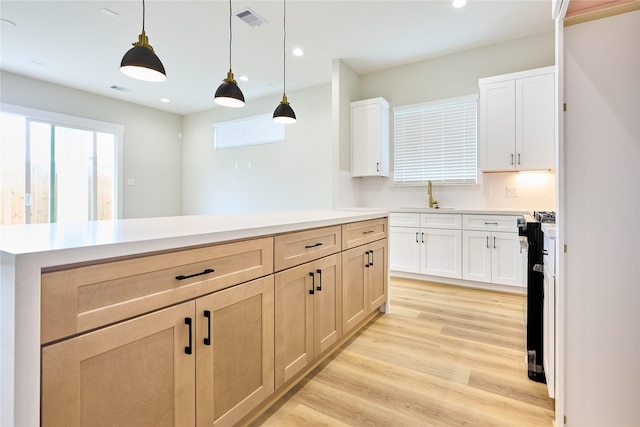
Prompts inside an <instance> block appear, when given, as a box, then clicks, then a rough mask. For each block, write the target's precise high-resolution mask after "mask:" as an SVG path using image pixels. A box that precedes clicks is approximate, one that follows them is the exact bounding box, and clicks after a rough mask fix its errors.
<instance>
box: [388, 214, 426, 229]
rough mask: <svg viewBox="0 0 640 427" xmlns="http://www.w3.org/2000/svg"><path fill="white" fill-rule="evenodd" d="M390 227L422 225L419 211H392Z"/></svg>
mask: <svg viewBox="0 0 640 427" xmlns="http://www.w3.org/2000/svg"><path fill="white" fill-rule="evenodd" d="M389 227H420V214H419V213H404V212H392V213H391V214H390V215H389Z"/></svg>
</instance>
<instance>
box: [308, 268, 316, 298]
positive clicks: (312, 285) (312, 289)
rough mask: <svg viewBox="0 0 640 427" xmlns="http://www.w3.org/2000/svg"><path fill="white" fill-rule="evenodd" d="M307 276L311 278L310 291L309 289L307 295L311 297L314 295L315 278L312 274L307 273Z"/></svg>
mask: <svg viewBox="0 0 640 427" xmlns="http://www.w3.org/2000/svg"><path fill="white" fill-rule="evenodd" d="M309 276H311V289H309V293H310V294H311V295H313V294H315V293H316V291H315V289H314V287H315V283H316V277H315V276H314V275H313V272H311V273H309Z"/></svg>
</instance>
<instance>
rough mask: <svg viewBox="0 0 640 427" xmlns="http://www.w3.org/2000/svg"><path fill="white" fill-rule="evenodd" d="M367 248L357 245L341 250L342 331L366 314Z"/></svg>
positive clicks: (345, 330)
mask: <svg viewBox="0 0 640 427" xmlns="http://www.w3.org/2000/svg"><path fill="white" fill-rule="evenodd" d="M368 258H369V249H368V248H367V246H366V245H365V246H357V247H355V248H353V249H349V250H347V251H344V252H342V333H343V334H344V333H346V332H347V331H349V330H350V329H351V328H353V327H354V326H356V325H357V324H358V323H360V321H361V320H363V319H364V318H365V317H366V315H367V310H368V304H367V295H366V289H367V287H366V280H367V272H368V268H367V267H365V265H366V264H368V262H369V261H368Z"/></svg>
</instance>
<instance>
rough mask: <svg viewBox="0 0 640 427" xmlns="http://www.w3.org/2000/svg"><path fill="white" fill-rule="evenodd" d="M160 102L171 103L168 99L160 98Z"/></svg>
mask: <svg viewBox="0 0 640 427" xmlns="http://www.w3.org/2000/svg"><path fill="white" fill-rule="evenodd" d="M160 101H162V102H171V101H169V99H168V98H160Z"/></svg>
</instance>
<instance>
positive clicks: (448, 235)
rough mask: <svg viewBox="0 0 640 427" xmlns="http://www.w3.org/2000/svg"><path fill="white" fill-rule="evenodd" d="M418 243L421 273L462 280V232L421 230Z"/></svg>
mask: <svg viewBox="0 0 640 427" xmlns="http://www.w3.org/2000/svg"><path fill="white" fill-rule="evenodd" d="M420 241H421V243H422V255H421V256H422V259H421V266H420V271H421V273H423V274H430V275H433V276H441V277H453V278H457V279H461V278H462V231H460V230H440V229H422V232H421V236H420Z"/></svg>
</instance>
